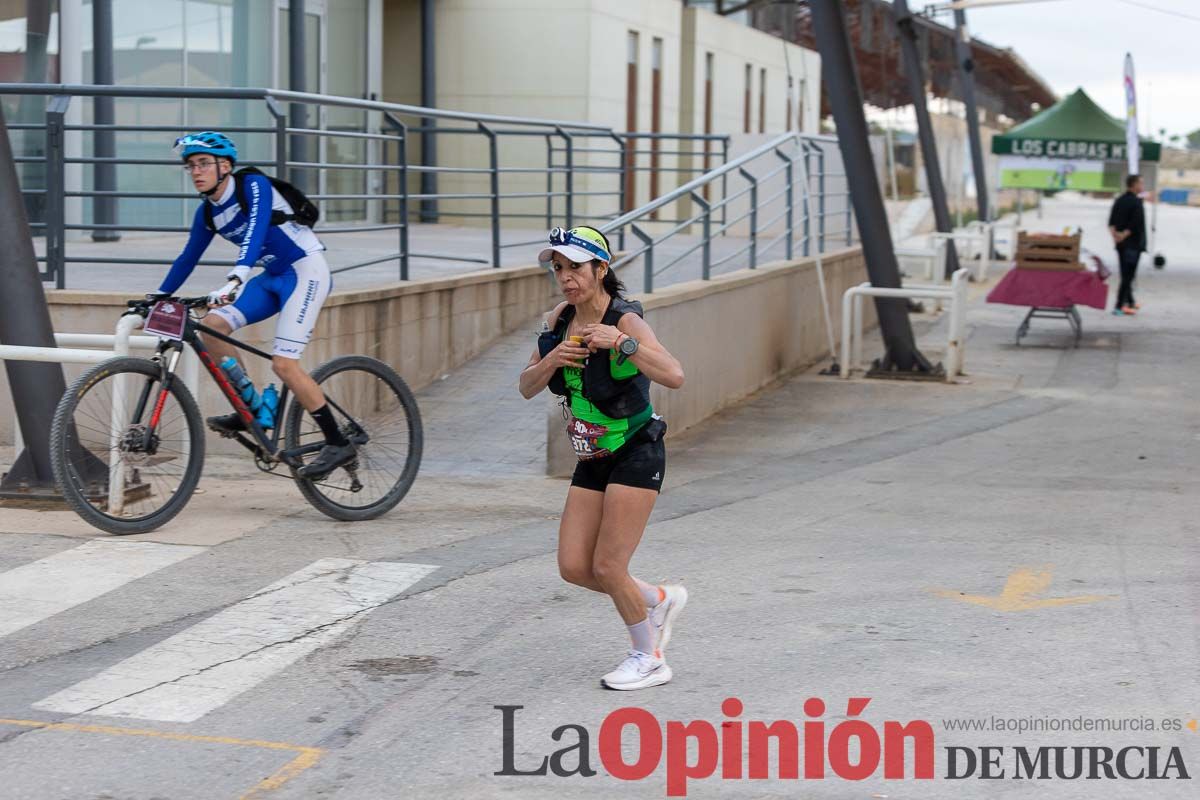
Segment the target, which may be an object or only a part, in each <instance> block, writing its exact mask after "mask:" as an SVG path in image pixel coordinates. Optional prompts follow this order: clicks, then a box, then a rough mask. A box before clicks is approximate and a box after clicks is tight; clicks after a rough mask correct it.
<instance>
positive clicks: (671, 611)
mask: <svg viewBox="0 0 1200 800" xmlns="http://www.w3.org/2000/svg"><path fill="white" fill-rule="evenodd" d="M662 590H663V593H664V594H666V597H664V598H663V601H662V602H661V603H659V604H658V605H656V606H655V607H654V608H652V609H650V614H649V616H650V624H651V625H653V626H654V627H655V629H656V630H657V631H658V639H657V640H656V641H655V644H656V645H657V646H658V652H659V653H665V652H667V642H669V641H671V626H672V625H674V624H675V620H676V619H677V618H678V617H679V612H680V611H683V607H684V606H686V605H687V601H688V592H687V589H685V588H683V587H682V586H678V585H671V586H664V587H662Z"/></svg>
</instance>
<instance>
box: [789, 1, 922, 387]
mask: <svg viewBox="0 0 1200 800" xmlns="http://www.w3.org/2000/svg"><path fill="white" fill-rule="evenodd" d="M901 1H902V0H901ZM809 8H810V9H811V12H812V19H813V32H814V34H815V37H816V40H817V44H818V47H819V48H820V52H821V75H822V77H823V78H824V80H825V86H826V89H827V93H828V97H829V102H830V106H831V108H832V110H833V119H834V124H835V125H836V126H837V130H838V146H839V147H840V148H841V151H842V163H843V164H845V166H846V175H847V178H848V179H849V183H850V196H851V199H852V200H853V202H854V210H855V216H857V217H858V224H859V227H860V229H861V232H862V248H863V254H864V255H865V256H866V261H867V271H868V273H869V274H870V277H871V283H872V285H874V286H880V287H890V288H899V287H900V267H899V265H898V264H897V263H896V253H895V251H894V250H893V249H892V236H891V232H890V231H889V229H888V218H887V212H886V210H885V209H884V206H883V195H882V193H881V192H880V189H879V181H878V180H877V179H876V177H875V175H876V173H875V167H874V159H873V157H872V156H871V143H870V135H869V132H868V130H867V121H866V118H865V117H864V115H863V100H862V91H861V90H860V88H859V87H860V84H859V81H858V72H857V70H856V68H855V65H854V58H853V56H852V53H853V51H852V50H851V48H850V37H849V33H848V31H847V26H846V16H845V10H844V9H843V7H842V3H841V2H840V0H809ZM875 309H876V313H877V315H878V317H879V329H880V332H881V333H882V335H883V342H884V346H885V348H886V354H885V356H884V359H883V361H882V362H881V363H880V364H879V370H880V371H881V372H883V371H889V370H899V371H903V372H915V371H921V372H929V371H931V367H930V365H929V362H928V361H927V360H926V359H925V357H924V356H922V355H921V353H920V351H918V350H917V346H916V342H915V340H914V338H913V332H912V325H911V324H910V322H909V319H908V306H907V303H906V302H905V301H904V300H896V299H885V298H877V299H876V301H875ZM846 366H847V367H848V366H849V365H846Z"/></svg>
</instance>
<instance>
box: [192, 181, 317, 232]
mask: <svg viewBox="0 0 1200 800" xmlns="http://www.w3.org/2000/svg"><path fill="white" fill-rule="evenodd" d="M247 175H263V176H265V177H266V178H267V180H269V181H270V182H271V185H272V186H273V187H275V190H276V191H278V192H279V194H280V195H282V197H283V199H284V200H286V201H287V203H288V205H289V206H291V207H292V212H293V213H291V214H285V213H284V212H282V211H280V210H278V209H273V210H272V211H271V224H272V225H282V224H283V223H285V222H296V223H298V224H300V225H304V226H307V227H309V228H311V227H312V226H313V225H316V224H317V220H319V219H320V218H321V211H320V209H318V208H317V205H316V203H314V202H313V201H312V200H309V199H308V197H306V196H305V194H304V192H302V191H300V190H299V189H297V188H296V187H295V186H292V185H291V184H290V183H288V182H287V181H285V180H283V179H282V178H273V177H271V176H270V175H267V174H266V173H265V172H263V171H262V170H260V169H258V168H257V167H242V168H241V169H239V170H238V171H236V172H234V173H233V191H234V193H235V194H236V195H237V201H238V205H239V206H241V208H242V213H243V214H249V213H250V204H249V203H248V202H246V193H245V190H244V189H243V188H242V186H243V184H244V183H245V178H246V176H247ZM204 222H205V224H207V225H208V229H209V230H210V231H216V230H217V226H216V225H214V224H213V204H212V203H209V202H207V201H205V203H204Z"/></svg>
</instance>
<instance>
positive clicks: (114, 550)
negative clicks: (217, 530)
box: [0, 541, 208, 636]
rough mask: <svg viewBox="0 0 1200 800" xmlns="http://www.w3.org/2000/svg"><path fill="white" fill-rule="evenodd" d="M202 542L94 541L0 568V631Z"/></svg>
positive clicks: (141, 573)
mask: <svg viewBox="0 0 1200 800" xmlns="http://www.w3.org/2000/svg"><path fill="white" fill-rule="evenodd" d="M206 549H208V548H205V547H193V546H190V545H178V544H156V543H154V542H105V541H94V542H87V543H86V544H81V545H80V546H78V547H75V548H72V549H70V550H64V551H63V552H61V553H55V554H54V555H52V556H47V557H46V558H42V559H38V560H37V561H34V562H32V563H29V564H25V565H23V566H20V567H16V568H15V569H10V570H8V571H7V572H4V573H0V636H7V635H8V634H10V633H14V632H15V631H19V630H21V629H22V628H26V627H29V626H30V625H33V624H34V623H36V622H41V621H42V620H44V619H46V618H47V617H52V616H54V615H55V614H60V613H62V612H63V611H66V610H67V609H69V608H72V607H74V606H77V605H79V604H80V603H86V602H87V601H89V600H94V599H96V598H97V597H99V596H100V595H102V594H107V593H108V592H111V591H112V590H114V589H117V588H120V587H121V586H123V585H125V584H126V583H129V582H130V581H135V580H137V579H138V578H142V577H145V576H146V575H149V574H150V573H152V572H157V571H158V570H160V569H162V568H163V567H169V566H171V565H172V564H175V563H178V562H180V561H183V560H184V559H186V558H191V557H192V556H194V555H196V554H197V553H202V552H204V551H205V550H206Z"/></svg>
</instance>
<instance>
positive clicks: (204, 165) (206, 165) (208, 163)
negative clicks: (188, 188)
mask: <svg viewBox="0 0 1200 800" xmlns="http://www.w3.org/2000/svg"><path fill="white" fill-rule="evenodd" d="M216 163H217V162H216V161H215V160H214V159H211V158H206V159H204V160H202V161H193V162H192V163H191V164H184V165H183V171H184V172H186V173H187V174H189V175H190V174H192V173H193V172H204V171H206V170H208V169H211V168H212V167H213V166H214V165H215V164H216Z"/></svg>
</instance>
